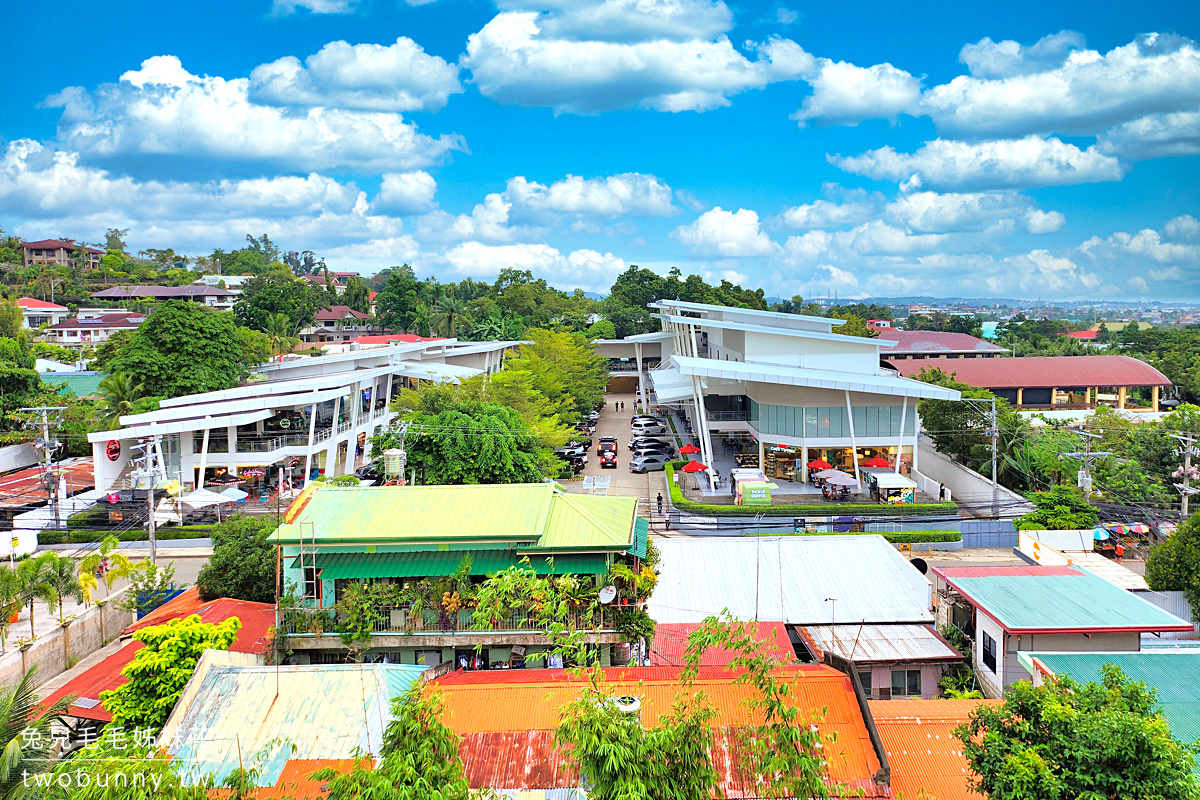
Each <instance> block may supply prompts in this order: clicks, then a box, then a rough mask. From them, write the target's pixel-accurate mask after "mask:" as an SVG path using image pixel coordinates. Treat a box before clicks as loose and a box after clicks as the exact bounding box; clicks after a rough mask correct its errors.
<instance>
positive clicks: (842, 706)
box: [428, 664, 888, 797]
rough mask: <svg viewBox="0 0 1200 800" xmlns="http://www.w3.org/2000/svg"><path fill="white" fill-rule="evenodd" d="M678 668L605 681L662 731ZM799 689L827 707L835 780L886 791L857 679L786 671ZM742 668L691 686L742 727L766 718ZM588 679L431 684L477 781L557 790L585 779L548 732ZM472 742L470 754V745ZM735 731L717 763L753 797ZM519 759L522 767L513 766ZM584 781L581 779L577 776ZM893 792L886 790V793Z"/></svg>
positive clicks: (708, 672) (720, 671) (734, 790)
mask: <svg viewBox="0 0 1200 800" xmlns="http://www.w3.org/2000/svg"><path fill="white" fill-rule="evenodd" d="M682 672H683V670H682V669H680V668H679V667H642V668H638V667H624V668H616V667H614V668H609V669H605V670H604V674H605V682H606V684H607V685H608V686H609V687H610V688H611V689H612V690H614V691H615V692H616V693H617V694H629V695H636V696H637V697H639V698H640V699H641V702H642V706H641V711H640V715H641V720H642V723H643V724H644V725H647V726H649V727H653V726H655V725H657V724H658V720H659V718H660V717H661V716H662V715H663V714H666V713H669V712H670V710H671V707H672V705H673V704H674V702H675V698H676V697H677V696H678V694H680V692H681V691H683V690H682V688H681V687H680V685H679V676H680V674H681V673H682ZM780 675H781V677H782V678H783V679H784V680H785V681H787V682H788V685H789V686H790V688H791V695H790V698H791V702H793V703H795V705H796V707H798V708H801V709H804V710H806V711H810V712H821V710H822V709H824V713H823V715H821V719H820V720H819V721H818V723H817V725H818V727H819V729H820V730H821V731H822V732H823V733H825V734H835V735H836V740H835V741H834V742H831V743H829V744H828V745H826V747H827V749H828V751H829V764H830V777H831V780H832V781H833V782H836V783H844V784H849V785H850V786H851V787H854V788H861V789H863V790H864V791H865V792H866V794H865V796H867V797H875V796H888V795H886V794H882V795H880V794H878V793H877V790H876V789H875V787H874V783H873V781H872V777H873V776H874V775H875V773H876V772H877V771H878V770H879V766H880V765H879V761H878V758H877V757H876V754H875V751H874V749H873V747H872V746H871V742H870V736H869V734H868V733H867V729H866V724H865V722H864V721H863V717H862V714H861V712H860V710H859V707H858V701H857V699H856V698H855V695H854V689H853V687H852V686H851V685H850V679H849V678H848V677H847V676H846V675H844V674H842V673H841V672H838V671H837V670H835V669H833V668H832V667H829V666H826V665H824V664H797V665H790V666H788V667H785V668H783V669H781V670H780ZM734 677H735V676H734V673H731V672H730V671H729V670H727V669H725V668H723V667H703V668H701V670H700V674H699V676H698V677H697V679H696V681H695V683H694V685H693V687H692V691H703V692H704V694H705V696H706V697H707V698H708V701H709V702H710V703H711V704H712V706H713V708H714V709H715V710H716V713H717V716H716V719H715V720H714V725H715V726H717V727H721V728H726V729H730V728H738V727H741V726H746V725H751V724H754V723H755V722H757V721H759V720H760V719H761V717H760V716H759V714H758V713H757V712H755V711H753V710H751V709H749V708H747V707H746V703H745V701H746V699H747V698H748V697H751V696H752V695H753V694H754V692H755V691H756V690H755V689H754V688H753V687H752V686H748V685H744V684H737V683H735V682H734ZM580 686H582V682H581V681H579V679H577V678H576V677H575V676H573V675H570V674H569V673H566V672H565V671H563V670H541V669H534V670H488V671H480V672H461V671H460V672H455V673H450V674H449V675H444V676H442V677H440V678H438V679H436V680H434V681H432V682H431V683H429V684H428V690H430V691H441V692H442V693H443V697H444V699H445V704H446V716H445V719H444V721H445V723H446V724H447V725H448V726H450V727H451V728H452V729H454V731H455V732H456V733H458V734H460V735H463V736H465V737H467V738H466V740H465V741H464V744H463V746H462V747H460V753H461V754H463V760H464V762H466V763H469V764H471V765H472V766H471V769H470V771H469V772H468V777H469V779H470V780H471V785H472V786H473V787H479V788H482V787H483V786H490V787H495V788H502V789H522V788H543V789H544V788H554V787H550V786H545V785H544V784H545V783H546V782H547V781H548V780H551V779H553V780H565V781H567V782H565V783H558V784H556V785H557V786H558V787H566V786H575V785H578V783H577V778H576V777H575V776H573V775H570V774H569V773H564V772H563V769H562V754H561V753H560V752H557V751H556V750H554V749H553V740H552V738H550V737H549V736H546V735H537V734H538V732H545V733H549V732H550V731H552V730H553V729H554V728H555V726H556V725H557V724H558V720H559V709H560V708H561V707H562V706H563V704H565V703H567V702H569V701H570V700H571V699H572V698H573V697H574V696H575V693H576V691H577V690H578V688H579V687H580ZM464 748H465V751H464ZM737 751H738V747H737V741H736V737H735V736H734V735H732V734H731V733H730V732H729V730H725V731H716V732H715V735H714V743H713V748H712V755H713V764H714V766H715V767H716V769H717V772H718V775H719V776H720V782H721V788H722V789H723V790H724V793H725V795H726V796H727V797H745V796H747V795H746V794H745V792H744V791H743V788H742V781H741V778H740V776H741V770H740V768H739V764H740V763H741V758H740V757H739V755H738V752H737ZM514 753H522V754H523V756H522V757H521V758H519V759H517V760H518V761H519V762H521V764H523V765H524V768H523V769H515V768H514V767H511V766H510V765H508V764H507V763H505V762H508V761H510V760H513V759H514V756H513V754H514ZM523 776H527V779H528V780H529V781H530V782H531V783H536V784H541V785H529V786H526V785H523V784H521V783H516V784H508V785H500V784H498V783H496V780H497V778H501V777H502V778H503V779H504V780H506V781H508V780H512V781H517V780H520V779H522V777H523ZM572 781H575V782H572ZM879 791H882V792H886V789H884V790H879Z"/></svg>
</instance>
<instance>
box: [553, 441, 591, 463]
mask: <svg viewBox="0 0 1200 800" xmlns="http://www.w3.org/2000/svg"><path fill="white" fill-rule="evenodd" d="M554 455H556V456H558V457H559V458H561V459H563V460H564V461H565V460H566V459H568V458H572V457H574V456H578V457H579V458H582V459H583V463H585V464H586V463H587V448H585V447H584V446H583V445H580V444H577V443H574V442H572V443H571V444H568V445H566V446H564V447H559V448H557V449H556V450H555V451H554Z"/></svg>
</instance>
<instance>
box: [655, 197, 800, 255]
mask: <svg viewBox="0 0 1200 800" xmlns="http://www.w3.org/2000/svg"><path fill="white" fill-rule="evenodd" d="M671 236H672V237H674V238H675V239H676V240H678V241H679V242H680V244H682V245H684V246H685V247H687V248H689V249H690V250H691V251H692V252H693V253H695V254H697V255H714V256H722V257H725V258H741V257H746V256H766V255H771V254H773V253H775V252H776V251H777V250H778V249H779V245H777V244H775V242H773V241H771V237H769V236H768V235H767V234H766V233H764V232H763V230H762V228H761V226H760V225H759V221H758V212H756V211H751V210H750V209H748V208H740V209H738V210H737V211H726V210H725V209H723V208H721V207H720V206H717V207H716V208H713V209H711V210H709V211H705V212H704V213H703V214H701V215H700V216H699V217H698V218H697V219H696V221H695V222H693V223H691V224H690V225H680V226H679V227H678V228H676V229H675V230H674V232H673V233H672V234H671Z"/></svg>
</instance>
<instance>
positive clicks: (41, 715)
mask: <svg viewBox="0 0 1200 800" xmlns="http://www.w3.org/2000/svg"><path fill="white" fill-rule="evenodd" d="M36 669H37V667H30V668H29V671H28V672H26V673H25V675H24V676H23V677H22V678H21V682H20V683H18V684H17V685H16V686H14V687H13V688H11V689H5V690H2V691H0V747H3V751H0V752H3V755H2V756H0V797H3V798H17V797H22V796H24V795H26V794H27V792H28V786H27V785H26V784H25V781H26V780H27V777H28V776H30V775H36V774H38V773H39V772H44V771H45V770H46V768H47V766H48V765H49V764H50V763H51V762H50V760H49V759H47V758H46V754H45V753H44V752H39V751H38V749H36V748H34V747H30V748H28V749H26V748H25V747H23V746H22V745H23V744H25V743H26V742H28V743H30V744H32V743H34V742H41V743H45V744H48V743H49V741H50V722H51V720H53V719H55V718H56V717H58V716H60V715H62V714H64V713H65V712H66V710H67V706H68V703H67V702H66V700H60V701H59V702H57V703H55V704H54V705H53V706H52V707H50V708H39V700H38V696H37V692H36V690H35V689H34V672H35V670H36ZM44 746H45V745H44Z"/></svg>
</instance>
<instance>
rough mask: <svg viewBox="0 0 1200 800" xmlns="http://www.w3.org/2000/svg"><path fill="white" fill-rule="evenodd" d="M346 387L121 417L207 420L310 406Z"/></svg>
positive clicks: (142, 421) (139, 421) (140, 421)
mask: <svg viewBox="0 0 1200 800" xmlns="http://www.w3.org/2000/svg"><path fill="white" fill-rule="evenodd" d="M345 395H346V389H345V387H341V386H339V387H336V388H333V389H325V390H323V391H308V392H293V393H291V394H284V395H271V396H269V397H245V398H242V399H240V400H227V401H225V402H223V403H197V404H195V405H189V406H176V407H175V408H160V409H159V410H158V411H147V412H146V413H144V414H129V415H126V416H123V417H121V420H120V421H121V424H122V425H147V424H150V423H163V422H180V421H182V420H185V419H203V418H204V417H211V416H217V415H221V414H240V413H244V412H247V411H259V410H262V409H266V408H272V409H279V408H288V407H291V406H301V405H304V406H307V405H310V404H312V403H324V402H325V401H326V400H333V399H334V398H336V397H345Z"/></svg>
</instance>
